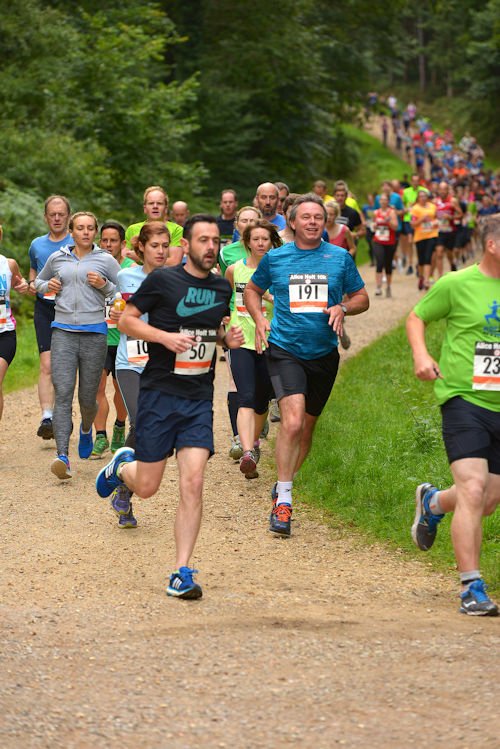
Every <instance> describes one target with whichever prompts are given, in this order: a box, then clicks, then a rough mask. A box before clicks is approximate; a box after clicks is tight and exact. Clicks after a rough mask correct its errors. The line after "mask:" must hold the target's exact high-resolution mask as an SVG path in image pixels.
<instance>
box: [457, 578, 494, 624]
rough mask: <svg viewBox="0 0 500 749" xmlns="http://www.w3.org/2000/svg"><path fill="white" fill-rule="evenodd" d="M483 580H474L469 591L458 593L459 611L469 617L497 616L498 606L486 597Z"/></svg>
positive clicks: (485, 587) (485, 586)
mask: <svg viewBox="0 0 500 749" xmlns="http://www.w3.org/2000/svg"><path fill="white" fill-rule="evenodd" d="M487 588H488V586H487V585H485V584H484V580H474V582H473V583H471V584H470V585H469V590H467V591H465V593H460V600H461V605H460V611H461V613H462V614H469V616H498V606H497V605H496V603H494V602H493V601H492V600H491V598H488V596H487V595H486V590H487Z"/></svg>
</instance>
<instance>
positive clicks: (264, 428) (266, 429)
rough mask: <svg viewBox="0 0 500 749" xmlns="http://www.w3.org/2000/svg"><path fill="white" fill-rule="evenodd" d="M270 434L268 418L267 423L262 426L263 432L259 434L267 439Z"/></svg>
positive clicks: (261, 437)
mask: <svg viewBox="0 0 500 749" xmlns="http://www.w3.org/2000/svg"><path fill="white" fill-rule="evenodd" d="M268 434H269V421H268V420H267V419H266V423H265V424H264V426H263V427H262V432H261V433H260V435H259V439H260V440H265V439H266V437H267V435H268Z"/></svg>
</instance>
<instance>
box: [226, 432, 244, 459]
mask: <svg viewBox="0 0 500 749" xmlns="http://www.w3.org/2000/svg"><path fill="white" fill-rule="evenodd" d="M242 455H243V448H242V446H241V442H240V438H239V437H238V435H236V437H231V449H230V450H229V457H230V458H232V459H233V460H239V459H240V458H241V457H242Z"/></svg>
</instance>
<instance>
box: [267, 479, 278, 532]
mask: <svg viewBox="0 0 500 749" xmlns="http://www.w3.org/2000/svg"><path fill="white" fill-rule="evenodd" d="M271 501H272V505H271V514H270V515H269V522H271V520H272V517H273V511H274V509H275V507H276V502H277V501H278V482H276V483H275V484H274V486H273V488H272V489H271Z"/></svg>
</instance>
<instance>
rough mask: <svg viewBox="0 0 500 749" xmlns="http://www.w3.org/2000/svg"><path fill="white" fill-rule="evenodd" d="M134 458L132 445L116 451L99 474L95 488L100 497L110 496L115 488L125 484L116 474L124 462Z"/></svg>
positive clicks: (129, 461)
mask: <svg viewBox="0 0 500 749" xmlns="http://www.w3.org/2000/svg"><path fill="white" fill-rule="evenodd" d="M133 460H135V457H134V451H133V450H131V449H130V447H121V448H120V449H119V450H117V451H116V452H115V454H114V456H113V458H112V459H111V460H110V462H109V463H108V464H107V465H105V466H104V468H101V470H100V471H99V473H98V474H97V479H96V482H95V488H96V491H97V493H98V495H99V496H100V497H109V495H110V494H111V493H112V491H113V489H116V487H117V486H121V485H122V484H123V481H121V479H119V478H118V476H117V474H116V471H117V469H118V466H120V465H121V464H122V463H132V461H133Z"/></svg>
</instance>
